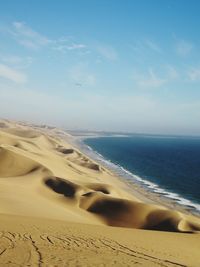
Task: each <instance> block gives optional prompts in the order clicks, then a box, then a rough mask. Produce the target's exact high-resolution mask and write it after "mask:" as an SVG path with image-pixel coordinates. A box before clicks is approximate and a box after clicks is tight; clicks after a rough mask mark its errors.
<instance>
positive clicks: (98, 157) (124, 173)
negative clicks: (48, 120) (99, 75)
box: [81, 140, 200, 214]
mask: <svg viewBox="0 0 200 267" xmlns="http://www.w3.org/2000/svg"><path fill="white" fill-rule="evenodd" d="M81 148H82V149H83V150H84V153H86V154H88V156H90V157H92V158H93V159H94V160H95V161H98V162H99V163H100V164H102V165H104V167H106V168H108V169H110V170H111V171H112V172H114V173H115V174H117V175H118V176H120V177H121V178H125V179H127V180H128V181H129V182H133V183H134V182H135V183H137V184H139V185H140V186H142V187H143V188H144V189H145V190H147V191H150V192H153V193H155V194H158V195H160V196H162V197H164V198H168V199H171V200H173V201H175V202H176V203H177V204H179V205H181V206H182V207H183V208H184V207H186V208H188V209H190V210H191V211H193V212H194V213H197V214H200V204H198V203H195V202H193V201H191V200H189V199H186V198H184V197H182V196H181V195H179V194H178V193H175V192H170V191H168V190H166V189H164V188H161V187H160V186H159V185H158V184H156V183H153V182H150V181H149V180H146V179H144V178H142V177H140V176H138V175H136V174H134V173H132V172H130V171H129V170H127V169H125V168H124V167H122V166H121V165H119V164H116V163H114V162H112V161H111V160H110V159H106V158H105V157H104V156H103V155H102V154H100V153H99V152H97V151H96V150H94V149H93V148H92V147H90V146H88V145H86V144H85V143H84V140H83V142H82V144H81Z"/></svg>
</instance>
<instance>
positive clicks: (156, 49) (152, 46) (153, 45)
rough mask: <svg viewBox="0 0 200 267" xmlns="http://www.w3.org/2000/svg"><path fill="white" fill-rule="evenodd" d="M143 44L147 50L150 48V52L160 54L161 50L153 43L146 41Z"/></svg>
mask: <svg viewBox="0 0 200 267" xmlns="http://www.w3.org/2000/svg"><path fill="white" fill-rule="evenodd" d="M145 44H146V46H147V47H148V48H150V49H151V50H153V51H154V52H158V53H161V48H160V47H159V45H158V44H156V43H155V42H153V41H151V40H149V39H147V40H146V41H145Z"/></svg>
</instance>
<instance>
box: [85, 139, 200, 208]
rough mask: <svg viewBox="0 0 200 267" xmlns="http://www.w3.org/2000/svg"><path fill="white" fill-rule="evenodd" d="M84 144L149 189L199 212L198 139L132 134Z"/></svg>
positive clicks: (92, 140) (199, 145) (199, 169)
mask: <svg viewBox="0 0 200 267" xmlns="http://www.w3.org/2000/svg"><path fill="white" fill-rule="evenodd" d="M84 143H85V144H86V145H88V146H89V147H91V148H92V149H93V150H94V151H97V152H98V153H99V154H100V155H102V156H103V157H104V159H106V160H109V161H110V162H112V163H114V164H116V165H117V166H121V169H122V170H124V171H126V172H128V173H129V174H132V175H133V176H132V177H133V180H134V179H135V180H137V181H138V182H140V183H143V184H144V185H145V186H147V187H148V189H151V190H152V191H154V192H156V193H159V194H163V195H165V196H166V197H169V198H171V199H174V200H176V201H177V202H179V204H182V205H185V206H188V207H191V208H194V209H196V211H198V212H199V211H200V138H192V137H166V136H146V135H133V136H128V137H98V138H89V139H85V140H84Z"/></svg>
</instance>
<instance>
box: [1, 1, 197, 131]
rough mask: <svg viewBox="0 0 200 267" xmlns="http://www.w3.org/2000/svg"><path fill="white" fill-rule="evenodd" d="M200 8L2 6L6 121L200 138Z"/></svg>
mask: <svg viewBox="0 0 200 267" xmlns="http://www.w3.org/2000/svg"><path fill="white" fill-rule="evenodd" d="M199 14H200V2H199V1H189V0H188V1H186V0H176V1H175V0H172V1H167V0H166V1H159V0H151V1H150V0H146V1H144V0H135V1H132V0H126V1H122V0H121V1H120V0H98V1H97V0H84V1H83V0H80V1H78V0H74V1H72V0H68V1H64V0H57V1H53V0H48V1H47V0H43V1H39V0H34V1H33V0H32V1H31V0H30V1H23V0H19V1H11V0H6V1H1V2H0V38H1V39H0V40H1V42H0V99H1V105H0V114H1V117H4V118H10V119H17V120H27V121H31V122H36V123H37V122H38V123H47V124H52V125H57V126H60V127H65V128H68V129H91V130H108V131H131V132H147V133H164V134H195V135H196V134H197V135H199V134H200V123H199V121H200V35H199V26H200V16H199Z"/></svg>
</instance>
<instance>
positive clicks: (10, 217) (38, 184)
mask: <svg viewBox="0 0 200 267" xmlns="http://www.w3.org/2000/svg"><path fill="white" fill-rule="evenodd" d="M0 127H1V129H0V203H1V206H0V217H1V223H0V227H1V229H0V230H1V231H2V233H4V232H5V233H6V234H5V238H4V237H1V240H3V243H2V244H3V245H2V246H0V249H1V250H0V265H2V264H7V266H14V264H18V265H19V264H21V265H20V266H23V264H22V263H20V262H21V259H19V257H18V256H17V255H18V253H19V254H20V255H22V254H23V252H22V251H23V250H24V247H26V244H29V245H30V246H29V245H28V246H29V250H27V253H29V254H30V253H31V254H34V253H35V256H34V257H32V258H30V259H29V260H27V259H28V258H27V259H24V262H28V261H30V262H29V263H27V265H24V266H66V265H65V263H64V260H67V258H66V257H64V256H62V255H63V251H65V252H66V250H67V251H69V250H71V252H70V256H69V255H68V256H69V257H71V258H73V260H75V258H76V255H77V254H76V253H77V250H76V246H75V247H74V246H73V245H72V243H73V242H79V241H72V243H70V242H71V241H70V242H68V241H62V239H61V235H63V236H64V235H66V234H67V233H66V232H65V229H66V231H67V227H69V228H70V229H71V230H70V231H71V232H70V233H68V237H65V238H66V240H69V239H70V238H72V240H73V236H74V233H76V235H77V237H76V238H79V239H80V240H82V239H81V238H83V239H85V244H88V245H86V247H84V249H83V250H82V252H81V253H82V254H81V255H82V256H83V257H87V255H90V250H91V245H90V240H93V239H92V238H97V237H98V238H97V239H98V240H104V241H98V242H96V241H94V240H96V239H94V240H93V241H92V242H93V243H92V244H94V246H95V251H96V252H95V253H96V254H95V255H97V258H98V257H100V255H101V256H103V255H107V254H106V250H107V249H108V248H109V246H112V249H111V251H112V252H111V251H110V254H109V257H110V259H111V257H113V255H114V254H115V253H114V251H122V252H120V253H122V255H121V254H120V255H121V256H120V257H121V258H119V257H118V263H119V264H118V266H122V265H121V264H123V261H124V264H125V261H127V262H129V263H130V265H131V258H132V259H133V258H134V260H135V263H134V264H136V262H138V264H141V265H142V266H154V265H155V266H157V265H161V266H185V265H187V264H189V265H190V266H199V265H195V264H196V262H200V256H197V254H195V253H194V255H193V256H194V258H190V257H189V258H185V257H183V256H182V258H181V256H180V257H178V261H179V262H180V264H179V263H178V262H177V259H176V257H177V255H179V250H181V249H182V250H181V251H185V250H187V249H190V247H191V246H194V247H195V246H196V244H197V241H196V240H198V241H200V234H199V231H200V219H199V218H197V217H194V216H192V215H186V214H183V213H181V212H178V211H175V210H170V209H167V208H166V207H164V206H160V205H157V204H156V203H155V204H149V203H145V202H144V199H143V198H142V196H141V198H137V197H136V196H134V195H133V194H132V193H131V192H130V190H128V188H127V187H126V185H125V184H124V183H123V182H121V181H120V180H119V179H117V177H115V176H114V175H113V174H111V173H110V172H109V171H108V170H106V169H105V168H103V167H102V166H100V165H99V164H97V163H96V162H94V161H93V160H92V159H90V158H88V157H87V156H86V155H84V154H83V153H81V152H80V151H79V150H78V149H77V148H75V147H72V146H71V145H70V144H69V143H68V142H67V141H66V139H65V140H64V139H59V137H58V135H56V132H58V133H61V132H60V131H59V130H57V129H56V128H52V129H49V128H47V127H41V128H39V127H37V130H35V129H34V127H30V126H27V125H25V124H24V123H21V124H20V123H18V124H17V123H12V122H9V121H2V122H0ZM16 221H17V223H18V224H17V225H15V222H16ZM3 222H6V224H4V223H3ZM27 222H28V223H27ZM43 224H44V225H45V227H46V228H45V227H44V225H43ZM73 224H75V225H76V227H75V228H76V230H74V228H73ZM28 225H29V226H30V227H29V226H28ZM64 225H66V227H65V226H64ZM61 226H62V229H63V230H62V231H61V232H60V233H59V234H58V233H57V230H56V229H59V228H60V227H61ZM109 226H112V227H109ZM23 227H25V228H26V229H27V230H26V232H24V230H23V229H24V228H23ZM34 227H36V228H37V229H38V230H37V233H35V232H34V231H35V230H34ZM127 228H129V229H127ZM45 229H46V230H45ZM50 229H51V230H50ZM77 229H78V230H77ZM82 229H84V237H81V235H80V236H79V237H78V233H79V232H81V231H82ZM92 229H93V230H92ZM116 229H119V232H120V233H121V235H122V237H119V235H116V233H117V231H118V230H116ZM145 230H148V231H145ZM17 231H19V232H20V234H19V236H18V233H17ZM27 231H28V233H27ZM138 231H139V232H138ZM47 232H48V236H49V237H48V238H49V239H48V238H47V237H44V236H45V235H46V233H47ZM164 232H165V233H164ZM175 232H178V233H179V235H181V236H183V239H184V240H186V241H187V240H188V243H187V242H186V243H185V244H183V243H182V241H181V240H182V239H181V238H178V234H177V233H175ZM100 233H102V234H103V237H101V236H100ZM147 233H149V236H151V238H152V241H151V246H152V247H153V246H154V247H155V250H156V252H152V251H151V249H150V247H149V246H150V245H148V242H150V241H148V242H147V244H146V243H145V242H144V240H143V241H140V240H142V239H145V238H146V237H147V236H148V234H147ZM184 233H185V234H184ZM186 233H187V234H186ZM191 233H196V235H195V237H194V238H192V237H190V236H192V235H191ZM50 235H51V237H50ZM123 235H124V236H123ZM2 236H4V234H3V235H2ZM41 236H43V237H44V238H42V239H41ZM52 236H53V237H52ZM92 236H93V237H92ZM108 236H109V240H110V241H109V242H110V243H109V242H108V243H106V242H107V241H105V239H106V238H108ZM116 236H117V237H116ZM137 236H139V237H137ZM187 236H188V238H187ZM154 237H155V240H157V241H156V242H157V243H156V244H154V242H153V239H154ZM2 238H3V239H2ZM9 238H10V240H12V242H13V243H12V244H11V243H10V242H11V241H6V240H9ZM34 238H35V239H34ZM138 238H139V239H138ZM172 238H174V241H173V242H175V244H176V245H174V246H173V251H172V250H171V248H170V247H167V248H166V247H165V250H166V249H168V251H170V253H171V254H170V253H169V254H170V255H167V256H166V255H165V254H164V250H163V249H162V248H161V247H160V246H159V244H160V243H163V242H167V243H168V242H169V240H172ZM34 240H35V241H34ZM49 240H50V241H49ZM56 240H57V241H56ZM58 240H60V241H58ZM63 240H65V239H63ZM194 240H195V241H194ZM59 242H61V243H59ZM63 242H64V243H63ZM99 242H100V243H101V245H100V244H99ZM123 242H125V243H126V246H124V245H122V243H123ZM170 242H171V241H170ZM36 243H37V244H38V245H39V246H40V248H38V249H37V245H36ZM104 243H106V244H107V245H103V244H104ZM13 244H14V245H13ZM45 244H46V245H47V244H48V245H47V248H44V246H46V245H45ZM119 244H120V245H119ZM127 244H128V245H127ZM134 244H135V245H134ZM141 244H142V247H143V249H142V252H139V251H138V249H136V247H137V246H140V245H141ZM16 246H17V247H16ZM41 246H42V247H41ZM49 246H51V249H54V250H55V249H58V248H59V251H58V252H57V253H58V255H54V256H52V257H54V258H57V259H58V258H59V257H60V258H62V260H61V261H62V264H61V265H59V263H58V262H57V263H56V261H55V260H53V258H51V259H50V258H49V259H48V260H47V258H48V255H47V254H46V249H48V248H49ZM11 247H13V248H12V250H10V248H11ZM61 247H63V249H61ZM147 248H148V257H147V256H144V257H143V256H142V255H146V254H145V250H146V249H147ZM4 249H5V250H4ZM135 249H136V250H135ZM28 251H31V252H28ZM33 251H35V252H34V253H33ZM39 251H40V252H39ZM103 251H104V252H103ZM12 253H13V254H12ZM41 253H42V254H44V255H45V258H44V257H41V259H37V257H39V258H40V254H41ZM59 253H60V254H59ZM88 253H89V254H88ZM98 253H99V254H98ZM112 253H114V254H112ZM140 253H141V254H140ZM156 253H157V254H159V257H158V258H159V260H156V259H157V258H156V257H154V256H155V255H154V254H156ZM61 254H62V255H61ZM79 254H80V253H79ZM132 254H133V255H134V256H133V255H132ZM27 255H28V254H27ZM52 255H53V254H52ZM124 255H126V256H124ZM131 255H132V256H131ZM151 255H152V256H151ZM153 255H154V256H153ZM164 255H165V256H164ZM136 256H137V257H136ZM11 257H12V258H13V262H11V261H10V263H9V258H11ZM27 257H28V256H27ZM106 257H107V256H106ZM142 257H143V258H142ZM195 257H196V258H195ZM136 258H137V260H136ZM164 258H165V260H163V259H164ZM153 259H154V260H153ZM169 259H170V260H169ZM175 259H176V261H175ZM107 260H108V259H107ZM47 262H48V264H49V265H48V264H47ZM83 262H84V261H83ZM133 262H134V261H133ZM50 263H51V265H50ZM101 263H102V264H103V263H104V264H105V265H107V266H111V265H109V264H107V262H106V261H105V259H103V258H98V259H95V257H94V256H93V258H92V260H91V261H89V260H88V266H95V264H96V265H98V264H99V265H100V264H101ZM111 263H112V264H113V265H115V266H116V265H117V263H115V264H114V262H111V261H110V264H111ZM191 263H192V264H191ZM28 264H29V265H28ZM149 264H150V265H149ZM184 264H185V265H184ZM79 265H81V264H80V262H79ZM3 266H4V265H3ZM67 266H68V265H67ZM72 266H77V265H76V263H75V261H74V262H73V261H72ZM83 266H86V263H83ZM131 266H132V265H131Z"/></svg>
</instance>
